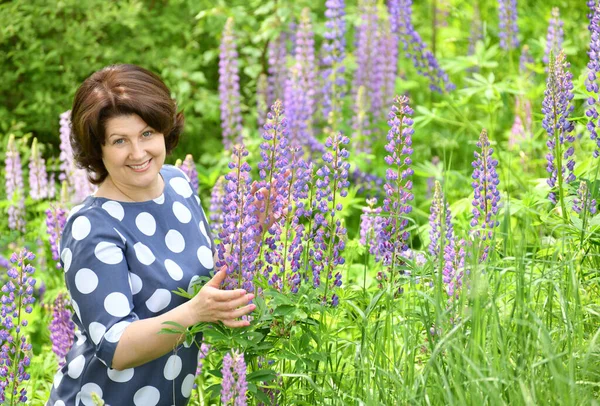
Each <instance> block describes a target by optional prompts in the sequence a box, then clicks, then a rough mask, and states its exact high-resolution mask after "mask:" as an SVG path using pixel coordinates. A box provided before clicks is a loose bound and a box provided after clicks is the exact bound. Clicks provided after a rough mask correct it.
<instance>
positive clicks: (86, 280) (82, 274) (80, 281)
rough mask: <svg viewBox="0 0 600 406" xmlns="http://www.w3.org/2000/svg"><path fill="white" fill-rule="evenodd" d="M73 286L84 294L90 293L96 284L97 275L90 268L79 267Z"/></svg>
mask: <svg viewBox="0 0 600 406" xmlns="http://www.w3.org/2000/svg"><path fill="white" fill-rule="evenodd" d="M75 286H76V287H77V290H78V291H80V292H81V293H83V294H84V295H85V294H88V293H92V292H93V291H94V290H96V287H97V286H98V276H96V274H95V273H94V271H92V270H91V269H88V268H81V269H80V270H79V271H77V273H76V274H75Z"/></svg>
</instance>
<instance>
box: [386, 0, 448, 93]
mask: <svg viewBox="0 0 600 406" xmlns="http://www.w3.org/2000/svg"><path fill="white" fill-rule="evenodd" d="M392 1H395V2H396V1H397V2H398V6H397V7H396V6H394V7H393V8H392V7H391V8H390V10H392V9H393V10H398V11H397V12H398V13H399V15H398V17H394V18H397V21H398V22H399V23H398V26H399V31H398V33H399V36H400V39H401V41H402V44H403V45H404V46H403V50H404V52H405V53H406V57H407V58H409V59H411V60H412V62H413V64H414V66H415V68H416V69H417V72H418V73H419V74H420V75H422V76H424V77H426V78H427V79H429V88H430V89H431V90H432V91H434V92H438V93H442V92H449V91H452V90H454V88H455V86H454V84H452V82H450V79H449V78H448V74H447V73H446V72H445V71H444V70H443V69H442V68H441V67H440V65H439V63H438V61H437V59H436V57H435V55H434V54H433V53H432V52H431V51H430V50H428V49H427V45H426V44H425V42H423V40H422V39H421V36H420V35H419V33H418V32H417V31H416V30H415V28H414V26H413V24H412V0H390V3H391V2H392Z"/></svg>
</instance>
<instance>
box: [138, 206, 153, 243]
mask: <svg viewBox="0 0 600 406" xmlns="http://www.w3.org/2000/svg"><path fill="white" fill-rule="evenodd" d="M135 225H136V226H137V228H138V229H139V230H140V231H141V232H142V233H144V234H146V235H147V236H148V237H150V236H152V235H154V233H155V232H156V220H154V217H152V214H150V213H147V212H142V213H140V214H138V215H137V217H136V218H135Z"/></svg>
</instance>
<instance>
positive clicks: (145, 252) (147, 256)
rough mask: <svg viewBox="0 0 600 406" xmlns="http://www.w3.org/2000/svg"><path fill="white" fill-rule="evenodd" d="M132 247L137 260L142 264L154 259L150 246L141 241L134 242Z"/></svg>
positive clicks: (149, 262)
mask: <svg viewBox="0 0 600 406" xmlns="http://www.w3.org/2000/svg"><path fill="white" fill-rule="evenodd" d="M133 249H134V250H135V256H136V257H137V259H138V261H140V262H141V263H142V264H144V265H150V264H151V263H153V262H154V260H155V259H156V257H155V256H154V254H153V253H152V251H150V248H148V247H147V246H145V245H144V244H142V243H141V242H138V243H135V245H134V246H133Z"/></svg>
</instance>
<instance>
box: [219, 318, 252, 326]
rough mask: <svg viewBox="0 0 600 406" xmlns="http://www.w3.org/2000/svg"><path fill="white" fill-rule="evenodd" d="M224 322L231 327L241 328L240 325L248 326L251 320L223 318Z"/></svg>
mask: <svg viewBox="0 0 600 406" xmlns="http://www.w3.org/2000/svg"><path fill="white" fill-rule="evenodd" d="M223 324H225V325H226V326H227V327H229V328H240V327H248V326H249V325H250V322H249V321H247V320H223Z"/></svg>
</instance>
